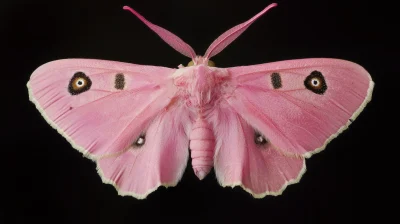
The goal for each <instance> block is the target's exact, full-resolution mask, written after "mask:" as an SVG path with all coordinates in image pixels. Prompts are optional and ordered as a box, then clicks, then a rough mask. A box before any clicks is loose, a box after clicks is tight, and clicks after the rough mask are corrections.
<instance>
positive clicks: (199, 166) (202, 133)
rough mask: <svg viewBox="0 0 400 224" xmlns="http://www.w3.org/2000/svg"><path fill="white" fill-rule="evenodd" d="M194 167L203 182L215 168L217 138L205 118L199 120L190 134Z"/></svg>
mask: <svg viewBox="0 0 400 224" xmlns="http://www.w3.org/2000/svg"><path fill="white" fill-rule="evenodd" d="M189 147H190V150H191V157H192V167H193V170H194V173H195V174H196V176H197V177H198V178H199V179H200V180H202V179H203V178H204V177H205V176H206V175H207V174H208V173H209V172H210V170H211V168H212V167H213V157H214V148H215V137H214V132H213V130H212V128H211V125H210V124H209V123H207V122H206V121H205V120H204V118H202V117H199V118H197V120H196V122H195V124H194V125H193V128H192V131H191V133H190V146H189Z"/></svg>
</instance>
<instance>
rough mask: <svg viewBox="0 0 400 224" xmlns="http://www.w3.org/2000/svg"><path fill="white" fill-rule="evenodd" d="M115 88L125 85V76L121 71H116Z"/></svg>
mask: <svg viewBox="0 0 400 224" xmlns="http://www.w3.org/2000/svg"><path fill="white" fill-rule="evenodd" d="M114 83H115V86H114V87H115V88H116V89H124V87H125V76H124V74H122V73H118V74H116V75H115V82H114Z"/></svg>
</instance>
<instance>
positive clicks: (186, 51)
mask: <svg viewBox="0 0 400 224" xmlns="http://www.w3.org/2000/svg"><path fill="white" fill-rule="evenodd" d="M123 9H124V10H128V11H130V12H131V13H133V14H134V15H135V16H136V17H137V18H139V19H140V20H141V21H142V22H143V23H144V24H146V26H148V27H149V28H150V29H151V30H153V31H154V32H155V33H157V34H158V36H160V37H161V39H163V40H164V41H165V42H166V43H167V44H168V45H169V46H171V47H172V48H174V49H175V50H176V51H178V52H179V53H181V54H183V55H185V56H187V57H189V58H192V60H193V59H194V58H195V57H196V53H195V52H194V50H193V48H192V47H190V46H189V44H187V43H185V42H184V41H183V40H182V39H181V38H179V37H178V36H176V35H175V34H173V33H171V32H170V31H168V30H166V29H164V28H162V27H160V26H157V25H155V24H153V23H151V22H149V21H148V20H147V19H145V18H144V17H143V16H142V15H140V14H139V13H138V12H136V11H135V10H134V9H132V8H131V7H129V6H124V7H123Z"/></svg>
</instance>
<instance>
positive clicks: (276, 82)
mask: <svg viewBox="0 0 400 224" xmlns="http://www.w3.org/2000/svg"><path fill="white" fill-rule="evenodd" d="M271 82H272V86H273V87H274V89H279V88H281V87H282V79H281V75H280V74H279V73H277V72H274V73H272V75H271Z"/></svg>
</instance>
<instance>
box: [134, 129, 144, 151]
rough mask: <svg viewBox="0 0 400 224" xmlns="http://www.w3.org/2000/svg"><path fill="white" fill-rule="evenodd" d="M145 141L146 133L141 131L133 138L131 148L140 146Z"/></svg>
mask: <svg viewBox="0 0 400 224" xmlns="http://www.w3.org/2000/svg"><path fill="white" fill-rule="evenodd" d="M145 143H146V134H145V133H142V134H140V135H139V137H138V138H137V139H136V140H135V142H134V143H133V144H132V146H133V148H136V149H137V148H140V147H142V146H143V145H144V144H145Z"/></svg>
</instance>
